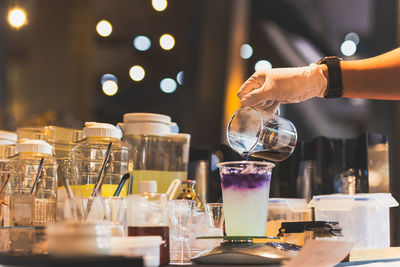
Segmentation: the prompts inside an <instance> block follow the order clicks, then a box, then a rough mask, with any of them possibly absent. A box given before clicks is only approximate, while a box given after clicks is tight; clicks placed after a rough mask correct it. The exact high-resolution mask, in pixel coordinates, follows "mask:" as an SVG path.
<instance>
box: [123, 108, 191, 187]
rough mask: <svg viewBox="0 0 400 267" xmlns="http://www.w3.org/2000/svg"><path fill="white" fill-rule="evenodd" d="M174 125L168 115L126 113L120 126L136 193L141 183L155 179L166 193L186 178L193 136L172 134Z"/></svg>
mask: <svg viewBox="0 0 400 267" xmlns="http://www.w3.org/2000/svg"><path fill="white" fill-rule="evenodd" d="M171 124H172V123H171V118H170V117H169V116H166V115H161V114H153V113H128V114H124V123H119V124H118V125H119V126H120V128H121V129H122V131H123V132H124V139H123V141H124V143H125V144H126V145H127V146H128V148H129V171H130V172H132V173H133V176H134V186H133V192H134V193H138V184H139V181H143V180H156V181H157V192H159V193H165V192H167V189H168V187H169V185H170V184H171V182H172V181H173V180H174V179H180V180H184V179H186V177H187V169H188V162H189V142H190V135H189V134H182V133H172V131H171Z"/></svg>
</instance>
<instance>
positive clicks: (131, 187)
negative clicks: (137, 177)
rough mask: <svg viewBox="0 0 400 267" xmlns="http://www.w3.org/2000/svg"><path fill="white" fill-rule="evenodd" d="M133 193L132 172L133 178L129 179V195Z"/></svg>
mask: <svg viewBox="0 0 400 267" xmlns="http://www.w3.org/2000/svg"><path fill="white" fill-rule="evenodd" d="M132 194H133V174H131V180H130V181H129V187H128V195H132Z"/></svg>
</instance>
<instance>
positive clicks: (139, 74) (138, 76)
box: [129, 65, 146, 82]
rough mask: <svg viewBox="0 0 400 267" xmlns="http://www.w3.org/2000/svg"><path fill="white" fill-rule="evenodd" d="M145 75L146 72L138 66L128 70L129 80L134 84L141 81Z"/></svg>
mask: <svg viewBox="0 0 400 267" xmlns="http://www.w3.org/2000/svg"><path fill="white" fill-rule="evenodd" d="M145 74H146V72H145V71H144V69H143V67H142V66H139V65H135V66H133V67H132V68H131V69H130V70H129V76H131V79H132V80H134V81H135V82H139V81H141V80H143V78H144V76H145Z"/></svg>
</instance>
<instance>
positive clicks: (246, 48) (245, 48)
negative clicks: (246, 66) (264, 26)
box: [240, 44, 253, 59]
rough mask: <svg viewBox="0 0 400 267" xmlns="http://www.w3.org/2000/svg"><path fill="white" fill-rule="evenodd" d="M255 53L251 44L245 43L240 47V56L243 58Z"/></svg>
mask: <svg viewBox="0 0 400 267" xmlns="http://www.w3.org/2000/svg"><path fill="white" fill-rule="evenodd" d="M252 55H253V48H252V47H251V45H249V44H244V45H242V46H241V47H240V56H241V57H242V58H243V59H249V58H251V56H252Z"/></svg>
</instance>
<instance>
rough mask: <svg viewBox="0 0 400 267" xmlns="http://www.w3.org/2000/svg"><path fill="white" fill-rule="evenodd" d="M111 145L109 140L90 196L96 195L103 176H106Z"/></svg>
mask: <svg viewBox="0 0 400 267" xmlns="http://www.w3.org/2000/svg"><path fill="white" fill-rule="evenodd" d="M112 145H113V143H112V142H110V144H108V148H107V151H106V156H105V157H104V161H103V165H102V166H101V169H100V172H99V177H98V179H97V182H96V184H95V186H94V188H93V192H92V194H91V196H92V197H97V196H98V195H99V193H100V190H101V186H102V185H103V182H104V177H105V176H106V173H107V170H108V168H109V166H110V161H111V147H112Z"/></svg>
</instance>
